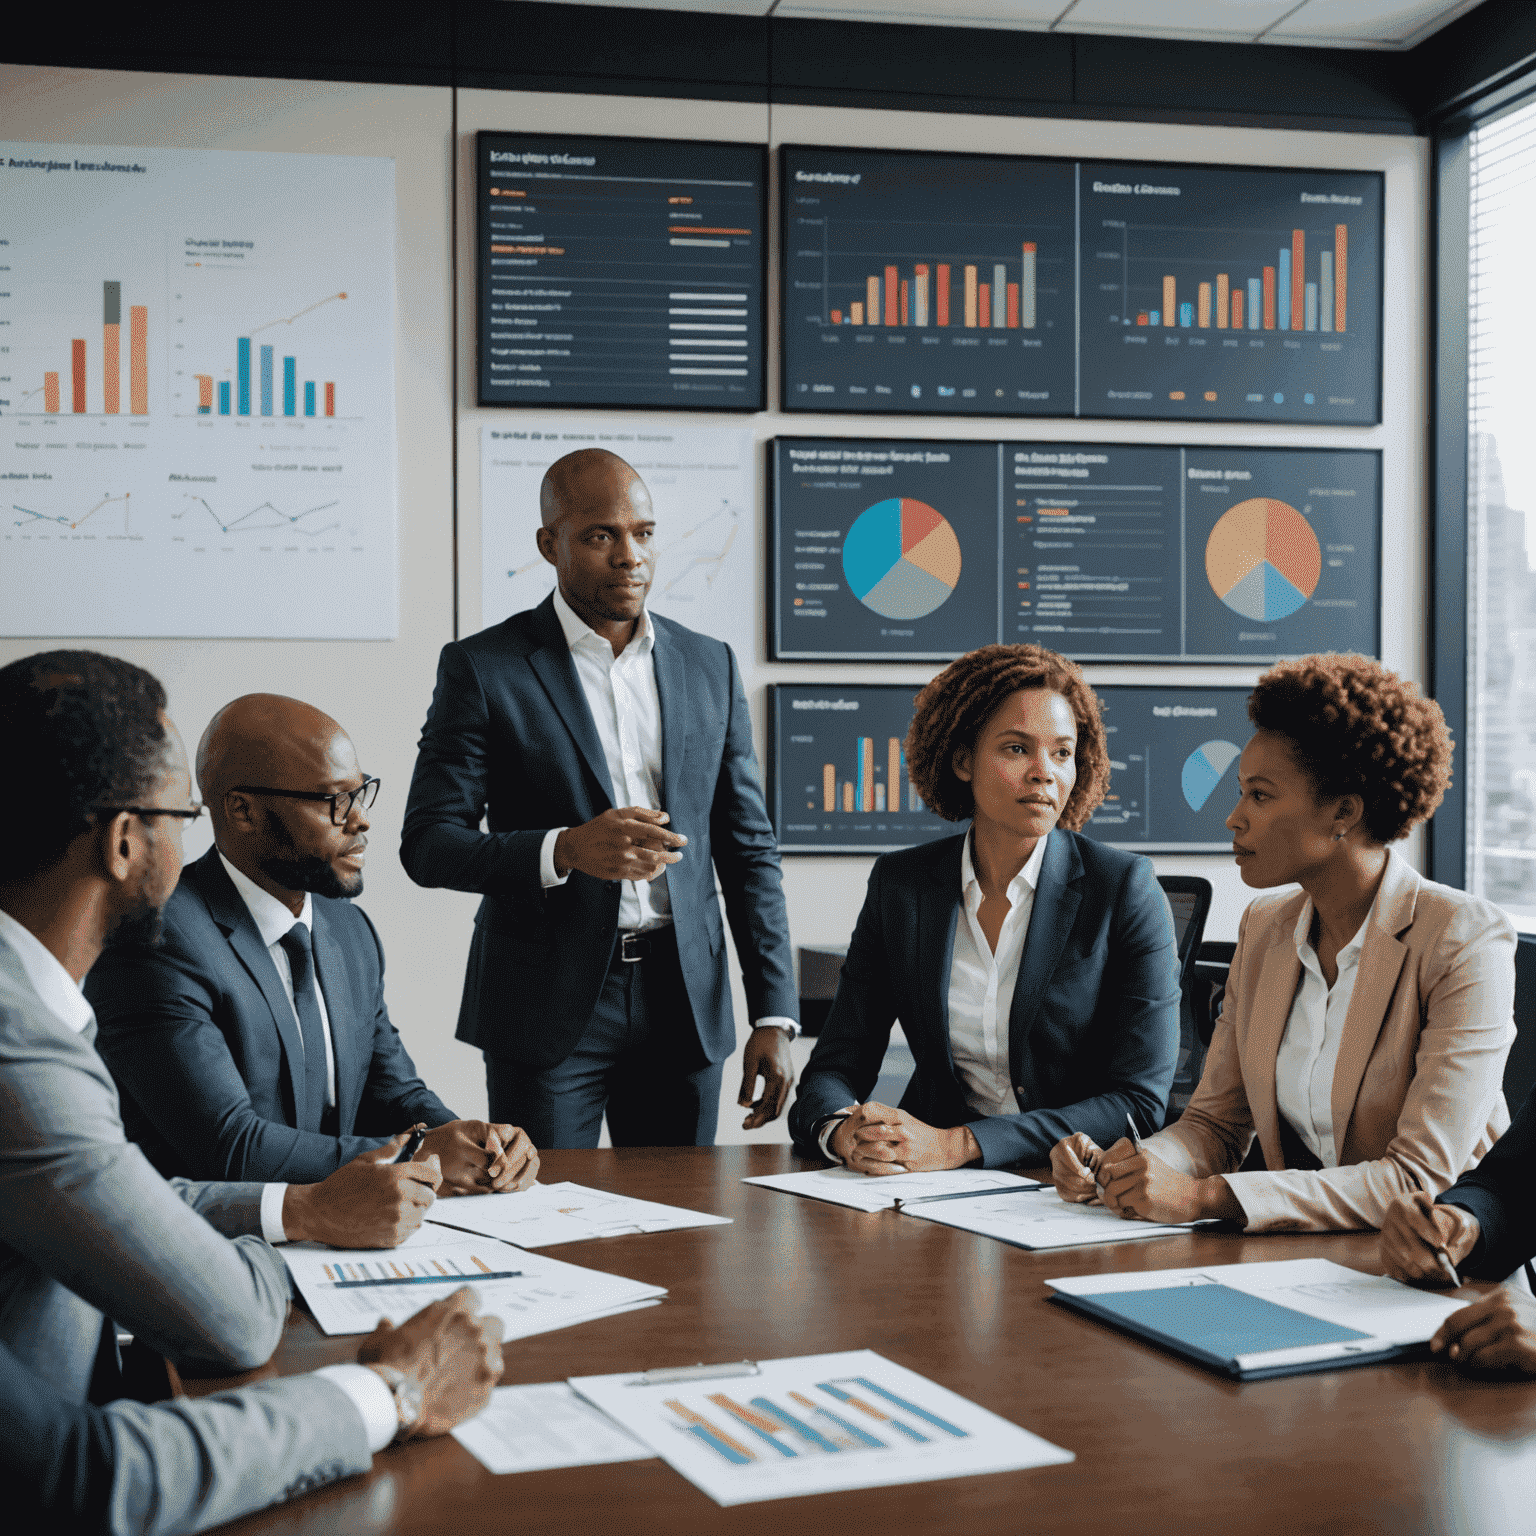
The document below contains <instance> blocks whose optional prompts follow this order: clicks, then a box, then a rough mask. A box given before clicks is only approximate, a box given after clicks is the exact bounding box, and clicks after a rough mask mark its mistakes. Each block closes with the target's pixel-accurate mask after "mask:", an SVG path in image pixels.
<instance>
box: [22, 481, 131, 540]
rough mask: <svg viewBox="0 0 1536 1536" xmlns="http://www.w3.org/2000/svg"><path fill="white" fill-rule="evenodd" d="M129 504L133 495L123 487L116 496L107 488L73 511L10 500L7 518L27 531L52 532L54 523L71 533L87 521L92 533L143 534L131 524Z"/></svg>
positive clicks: (127, 536)
mask: <svg viewBox="0 0 1536 1536" xmlns="http://www.w3.org/2000/svg"><path fill="white" fill-rule="evenodd" d="M28 500H29V501H34V500H37V498H35V497H29V498H28ZM132 505H133V495H132V492H130V491H123V492H122V493H121V494H119V495H115V496H114V495H113V494H111V493H110V492H108V493H107V494H106V495H104V496H102V497H100V498H99V499H98V500H97V501H96V502H95V503H94V504H93V505H91V506H88V507H86V508H84V509H83V510H80V511H73V512H56V511H52V510H43V509H41V508H39V507H34V506H22V505H21V504H20V503H19V502H13V503H12V504H11V507H10V511H11V519H10V521H11V523H12V525H13V526H14V527H16V528H20V529H23V530H25V531H28V532H42V531H43V530H45V529H46V530H48V531H50V532H51V530H52V528H53V527H54V526H57V527H59V528H61V529H66V530H68V531H69V532H70V533H74V532H76V531H78V530H79V529H82V528H84V527H85V526H86V524H88V523H89V524H90V525H91V528H90V533H91V534H93V535H95V534H100V535H102V536H116V537H118V538H127V539H138V538H142V537H143V534H142V533H141V532H139V531H138V530H137V529H136V528H135V527H134V526H133V515H132Z"/></svg>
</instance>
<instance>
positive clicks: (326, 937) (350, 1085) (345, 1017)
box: [310, 901, 371, 1136]
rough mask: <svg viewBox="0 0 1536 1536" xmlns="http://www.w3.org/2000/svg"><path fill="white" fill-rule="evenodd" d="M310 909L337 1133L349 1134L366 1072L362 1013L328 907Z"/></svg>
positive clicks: (355, 1117) (316, 905) (313, 904)
mask: <svg viewBox="0 0 1536 1536" xmlns="http://www.w3.org/2000/svg"><path fill="white" fill-rule="evenodd" d="M310 913H311V917H312V921H313V923H314V939H313V942H314V947H315V980H316V981H317V982H318V983H319V987H320V991H321V994H322V995H323V996H324V998H325V1014H326V1017H327V1018H328V1019H329V1020H330V1024H331V1050H332V1052H333V1054H334V1055H335V1058H336V1119H337V1123H338V1125H339V1127H340V1132H339V1133H340V1134H341V1135H343V1136H348V1135H350V1134H351V1132H352V1127H353V1126H354V1125H355V1124H356V1123H357V1100H358V1098H359V1097H360V1096H361V1094H362V1085H363V1083H364V1081H365V1080H366V1079H367V1076H368V1067H369V1063H368V1062H366V1061H364V1062H360V1061H359V1059H358V1058H359V1057H360V1056H361V1054H362V1052H363V1051H364V1049H367V1048H368V1046H365V1043H364V1041H363V1040H362V1038H361V1034H362V1031H361V1029H360V1027H359V1026H360V1025H361V1023H362V1021H363V1014H362V1011H361V1010H360V1009H359V1008H358V1006H357V999H356V998H354V997H353V995H352V978H351V975H350V973H349V972H348V970H347V962H346V957H345V956H344V955H343V954H342V952H341V946H340V945H339V944H338V943H337V942H336V936H335V932H334V929H333V927H332V924H331V918H330V913H329V911H328V909H327V908H326V907H323V906H322V905H321V904H320V902H319V901H314V902H312V903H311V905H310ZM369 1045H371V1042H369ZM370 1054H371V1051H370Z"/></svg>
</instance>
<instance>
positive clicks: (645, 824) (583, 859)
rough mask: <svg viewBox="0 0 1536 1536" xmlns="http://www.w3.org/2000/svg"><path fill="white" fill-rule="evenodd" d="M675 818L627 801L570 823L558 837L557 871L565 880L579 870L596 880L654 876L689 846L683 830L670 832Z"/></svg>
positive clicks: (680, 855)
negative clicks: (581, 820) (629, 803)
mask: <svg viewBox="0 0 1536 1536" xmlns="http://www.w3.org/2000/svg"><path fill="white" fill-rule="evenodd" d="M671 819H672V818H671V817H670V816H668V815H667V813H666V812H665V811H653V810H651V808H650V807H649V806H645V805H626V806H622V807H620V808H618V809H615V810H610V811H604V812H603V814H602V815H601V816H594V817H593V818H592V820H591V821H588V822H585V823H583V824H582V825H581V826H579V827H567V828H565V830H564V831H563V832H561V833H560V835H559V836H558V837H557V838H556V839H555V848H554V859H555V873H556V874H557V875H558V876H559V877H560V878H561V879H562V880H563V879H564V878H565V877H566V876H567V875H568V874H570V872H571V871H572V870H573V869H575V870H580V871H581V873H582V874H584V875H591V876H592V878H593V879H594V880H654V879H655V878H656V877H657V875H659V874H660V873H661V872H662V870H664V869H665V868H666V867H667V865H669V864H676V863H677V861H678V860H679V859H681V858H682V856H683V855H682V853H681V851H680V850H682V849H683V848H686V847H687V846H688V839H687V838H686V837H685V836H684V835H683V834H682V833H681V832H669V831H667V823H668V822H669V821H670V820H671Z"/></svg>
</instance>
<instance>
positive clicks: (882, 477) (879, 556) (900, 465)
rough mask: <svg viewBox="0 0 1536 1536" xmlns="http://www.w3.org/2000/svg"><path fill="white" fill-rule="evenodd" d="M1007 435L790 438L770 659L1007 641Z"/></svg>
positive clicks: (776, 482) (781, 460) (948, 652)
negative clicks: (1003, 495) (1002, 502)
mask: <svg viewBox="0 0 1536 1536" xmlns="http://www.w3.org/2000/svg"><path fill="white" fill-rule="evenodd" d="M1001 455H1002V449H1001V446H1000V445H999V444H997V443H926V442H911V441H909V442H888V441H853V440H849V439H835V438H779V439H777V440H776V442H775V443H774V476H773V496H774V518H773V573H774V598H773V635H772V640H773V655H774V658H775V659H776V660H780V661H800V660H807V661H834V660H841V661H945V660H949V659H952V658H954V657H956V656H960V655H963V654H964V653H965V652H966V651H969V650H974V649H975V647H977V646H978V645H988V644H994V643H996V641H997V637H998V626H999V616H998V602H999V588H998V558H999V549H998V538H999V526H998V511H999V509H998V498H999V494H1000V490H999V487H1000V475H1001Z"/></svg>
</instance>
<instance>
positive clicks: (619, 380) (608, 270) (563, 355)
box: [475, 133, 767, 411]
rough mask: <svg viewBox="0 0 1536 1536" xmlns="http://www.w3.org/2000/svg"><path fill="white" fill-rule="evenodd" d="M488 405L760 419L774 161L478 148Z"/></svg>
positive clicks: (592, 149) (532, 136)
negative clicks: (734, 414) (753, 414)
mask: <svg viewBox="0 0 1536 1536" xmlns="http://www.w3.org/2000/svg"><path fill="white" fill-rule="evenodd" d="M476 155H477V160H478V176H477V178H476V203H477V206H476V226H475V227H476V236H475V238H476V242H477V264H478V272H479V283H478V294H479V307H478V322H477V335H478V340H479V390H478V395H477V399H478V401H479V403H480V404H481V405H509V406H528V405H558V406H621V407H630V408H635V409H642V410H669V411H676V410H708V411H760V410H762V409H763V407H764V405H765V403H766V400H765V393H764V378H765V371H766V370H765V366H764V351H765V335H766V330H765V327H766V314H765V308H766V306H765V304H764V288H765V279H764V264H765V261H766V252H767V240H766V238H765V230H764V224H765V221H766V217H767V202H766V198H767V193H766V186H767V151H766V150H765V149H764V148H763V146H762V145H760V144H728V143H710V142H705V141H701V140H694V139H626V138H603V137H597V136H578V135H572V134H537V133H481V134H479V135H477V136H476Z"/></svg>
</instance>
